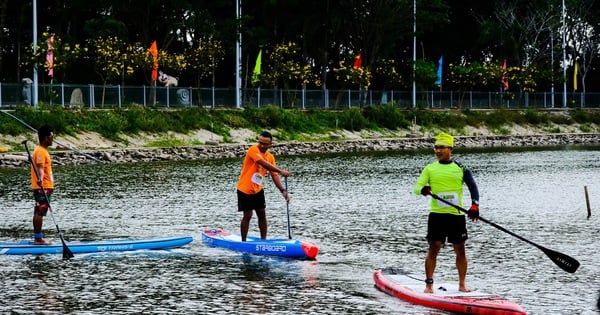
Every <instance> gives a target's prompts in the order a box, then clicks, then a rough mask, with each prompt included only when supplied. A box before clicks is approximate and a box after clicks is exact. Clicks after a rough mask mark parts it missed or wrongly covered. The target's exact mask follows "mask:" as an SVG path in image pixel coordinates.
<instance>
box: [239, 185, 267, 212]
mask: <svg viewBox="0 0 600 315" xmlns="http://www.w3.org/2000/svg"><path fill="white" fill-rule="evenodd" d="M237 197H238V211H248V210H250V211H252V210H256V209H265V208H266V207H267V203H266V202H265V191H264V190H261V191H259V192H257V193H256V194H252V195H248V194H245V193H243V192H241V191H239V190H238V191H237Z"/></svg>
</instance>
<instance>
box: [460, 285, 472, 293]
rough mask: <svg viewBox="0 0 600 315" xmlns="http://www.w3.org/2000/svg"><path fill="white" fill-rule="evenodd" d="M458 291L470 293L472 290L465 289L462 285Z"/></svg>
mask: <svg viewBox="0 0 600 315" xmlns="http://www.w3.org/2000/svg"><path fill="white" fill-rule="evenodd" d="M458 291H460V292H472V291H473V290H471V289H469V288H467V287H466V286H464V285H461V286H459V287H458Z"/></svg>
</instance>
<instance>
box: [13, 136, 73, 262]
mask: <svg viewBox="0 0 600 315" xmlns="http://www.w3.org/2000/svg"><path fill="white" fill-rule="evenodd" d="M22 143H23V146H25V151H27V157H28V159H29V164H31V168H32V169H33V172H34V173H35V177H36V178H37V179H38V181H39V182H40V190H41V191H42V193H43V194H44V198H45V199H46V202H47V203H48V209H49V210H50V217H51V218H52V222H54V225H55V226H56V232H57V233H58V236H59V237H60V241H61V243H62V246H63V251H62V253H63V259H65V260H68V259H70V258H73V252H71V250H70V249H69V247H68V246H67V242H65V238H64V237H63V234H62V231H61V230H60V228H59V227H58V223H56V219H54V213H53V212H54V211H53V210H52V206H50V199H48V195H47V194H46V190H45V189H44V185H43V179H42V178H40V174H39V173H38V170H37V167H36V166H35V164H34V163H33V159H32V158H31V153H29V147H27V140H25V141H23V142H22Z"/></svg>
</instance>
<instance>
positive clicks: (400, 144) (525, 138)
mask: <svg viewBox="0 0 600 315" xmlns="http://www.w3.org/2000/svg"><path fill="white" fill-rule="evenodd" d="M455 139H456V140H455V143H456V147H457V148H461V147H462V148H492V147H544V146H562V145H594V144H600V134H599V133H588V134H586V133H577V134H542V135H507V136H501V135H493V136H491V135H490V136H457V137H455ZM250 145H252V144H218V145H214V144H211V145H198V146H184V147H165V148H124V149H101V150H85V151H80V152H82V153H84V154H86V155H89V156H92V157H93V158H89V157H86V156H85V155H84V154H81V153H78V152H74V151H71V150H67V151H56V150H53V151H51V153H50V154H51V155H52V159H53V163H54V165H85V164H97V163H101V162H98V161H97V160H100V161H102V162H106V163H137V162H152V161H185V160H203V159H223V158H238V157H243V155H244V154H245V153H246V150H247V149H248V147H249V146H250ZM432 145H433V138H429V137H428V138H416V137H407V138H385V139H383V138H382V139H361V140H346V141H323V142H295V141H292V142H284V143H276V144H275V145H273V147H271V149H270V150H271V152H273V153H274V154H275V155H277V156H283V155H306V154H323V153H342V152H372V151H373V152H375V151H403V150H421V149H428V148H431V147H432ZM95 159H97V160H95ZM26 166H27V155H26V153H24V152H23V153H10V154H6V153H2V154H0V168H17V167H26Z"/></svg>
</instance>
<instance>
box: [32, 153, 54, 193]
mask: <svg viewBox="0 0 600 315" xmlns="http://www.w3.org/2000/svg"><path fill="white" fill-rule="evenodd" d="M32 160H33V164H35V165H39V164H43V166H42V169H43V171H44V175H43V177H44V178H43V181H42V185H43V186H44V188H54V175H53V174H52V160H51V159H50V153H48V150H47V149H46V148H44V147H42V146H41V145H38V146H37V147H36V148H35V150H34V151H33V156H32ZM38 170H39V169H38ZM38 172H39V171H38ZM40 175H41V174H40ZM31 188H33V189H40V188H41V187H40V186H39V185H38V178H37V175H36V174H35V172H34V171H33V165H32V166H31Z"/></svg>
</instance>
